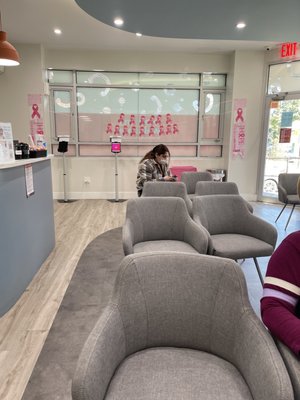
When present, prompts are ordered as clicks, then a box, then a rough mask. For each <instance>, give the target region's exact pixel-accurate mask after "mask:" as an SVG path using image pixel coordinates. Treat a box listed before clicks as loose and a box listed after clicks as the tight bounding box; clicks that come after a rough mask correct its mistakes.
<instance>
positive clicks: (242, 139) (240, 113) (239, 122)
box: [232, 99, 247, 158]
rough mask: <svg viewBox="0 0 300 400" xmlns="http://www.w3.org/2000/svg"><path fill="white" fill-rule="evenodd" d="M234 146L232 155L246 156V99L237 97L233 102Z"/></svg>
mask: <svg viewBox="0 0 300 400" xmlns="http://www.w3.org/2000/svg"><path fill="white" fill-rule="evenodd" d="M233 105H234V107H233V116H234V123H233V147H232V155H233V156H234V157H236V156H240V157H241V158H244V156H245V143H246V121H245V114H246V105H247V100H246V99H235V100H234V103H233Z"/></svg>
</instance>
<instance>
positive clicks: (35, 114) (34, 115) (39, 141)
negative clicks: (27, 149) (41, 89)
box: [28, 94, 45, 146]
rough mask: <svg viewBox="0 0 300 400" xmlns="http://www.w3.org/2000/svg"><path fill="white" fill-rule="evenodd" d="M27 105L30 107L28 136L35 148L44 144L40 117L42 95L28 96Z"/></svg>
mask: <svg viewBox="0 0 300 400" xmlns="http://www.w3.org/2000/svg"><path fill="white" fill-rule="evenodd" d="M28 105H29V107H30V122H29V123H30V136H31V138H32V141H33V143H34V144H35V145H36V146H43V144H44V141H45V139H44V120H43V115H42V95H41V94H29V95H28Z"/></svg>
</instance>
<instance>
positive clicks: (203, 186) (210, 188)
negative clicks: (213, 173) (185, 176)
mask: <svg viewBox="0 0 300 400" xmlns="http://www.w3.org/2000/svg"><path fill="white" fill-rule="evenodd" d="M211 194H217V195H218V194H238V195H239V189H238V187H237V184H236V183H235V182H215V181H212V182H197V183H196V190H195V195H196V196H207V195H211ZM245 203H246V205H247V207H248V209H249V211H250V212H251V213H253V207H252V205H251V204H250V203H248V201H246V200H245Z"/></svg>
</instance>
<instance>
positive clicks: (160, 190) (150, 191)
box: [142, 181, 193, 216]
mask: <svg viewBox="0 0 300 400" xmlns="http://www.w3.org/2000/svg"><path fill="white" fill-rule="evenodd" d="M142 197H181V198H182V199H183V200H184V201H185V204H186V207H187V209H188V212H189V214H190V216H192V212H193V205H192V200H191V199H190V198H189V197H188V195H187V191H186V186H185V184H184V183H183V182H155V181H153V182H152V181H151V182H145V184H144V188H143V193H142Z"/></svg>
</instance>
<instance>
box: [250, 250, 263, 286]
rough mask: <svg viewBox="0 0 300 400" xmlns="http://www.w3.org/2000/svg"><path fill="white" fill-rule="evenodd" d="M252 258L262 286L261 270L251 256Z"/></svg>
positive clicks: (254, 258)
mask: <svg viewBox="0 0 300 400" xmlns="http://www.w3.org/2000/svg"><path fill="white" fill-rule="evenodd" d="M253 260H254V263H255V266H256V270H257V273H258V276H259V279H260V282H261V284H262V286H263V285H264V278H263V276H262V273H261V270H260V268H259V265H258V262H257V259H256V257H253Z"/></svg>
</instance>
